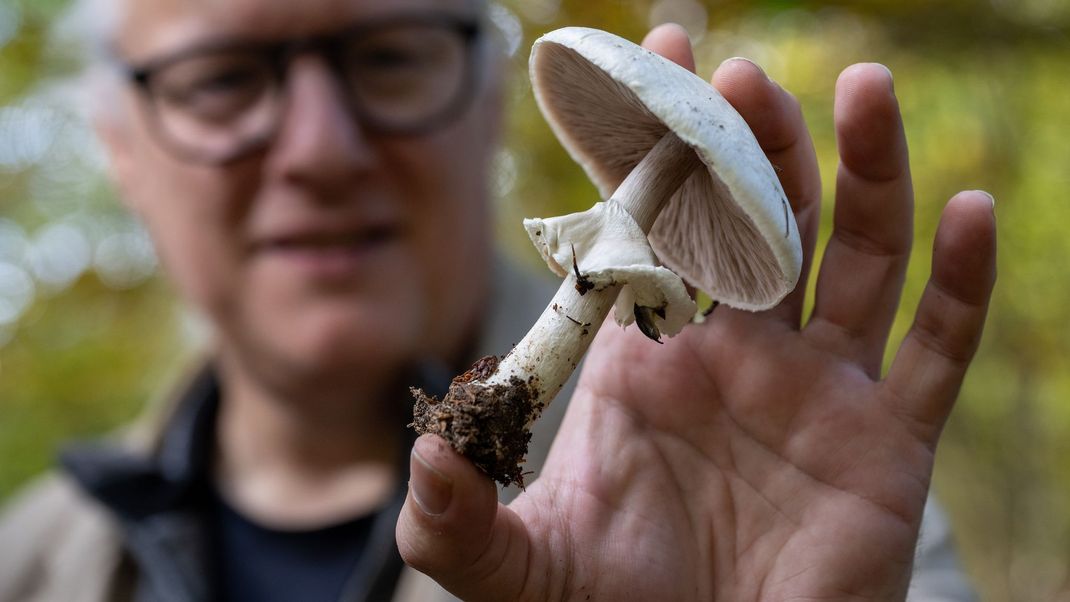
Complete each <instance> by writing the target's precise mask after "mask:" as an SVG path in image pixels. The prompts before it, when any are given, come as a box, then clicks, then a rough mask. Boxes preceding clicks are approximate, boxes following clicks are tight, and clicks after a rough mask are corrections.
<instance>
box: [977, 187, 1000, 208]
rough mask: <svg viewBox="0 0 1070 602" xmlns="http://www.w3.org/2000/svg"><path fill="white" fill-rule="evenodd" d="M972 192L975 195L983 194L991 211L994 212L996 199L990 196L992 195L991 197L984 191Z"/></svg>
mask: <svg viewBox="0 0 1070 602" xmlns="http://www.w3.org/2000/svg"><path fill="white" fill-rule="evenodd" d="M974 192H977V193H980V194H983V195H985V196H986V197H988V202H989V203H992V211H995V210H996V197H994V196H992V195H991V194H989V193H988V192H985V191H984V190H974Z"/></svg>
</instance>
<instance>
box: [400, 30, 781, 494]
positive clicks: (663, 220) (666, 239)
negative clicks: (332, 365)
mask: <svg viewBox="0 0 1070 602" xmlns="http://www.w3.org/2000/svg"><path fill="white" fill-rule="evenodd" d="M530 73H531V78H532V83H533V88H534V90H535V97H536V100H537V102H538V105H539V108H540V109H541V110H542V112H543V115H544V116H545V117H546V119H547V121H548V122H549V124H550V127H551V128H552V129H553V131H554V133H555V134H556V135H557V137H558V139H559V140H560V141H561V143H562V144H563V145H564V147H565V149H566V150H567V151H568V152H569V154H570V155H571V156H572V157H573V159H575V160H576V161H577V162H578V163H579V164H580V165H581V166H582V167H583V168H584V170H585V171H586V172H587V174H588V176H589V177H590V179H591V180H592V181H593V182H594V183H595V185H596V186H597V188H598V190H599V192H600V194H601V195H602V196H603V198H606V199H607V200H606V201H604V202H599V203H596V204H595V205H594V206H593V207H592V208H591V209H589V210H587V211H584V212H581V213H575V214H571V215H566V216H560V217H554V218H549V219H531V220H525V222H524V226H525V228H526V229H527V231H528V235H529V237H530V238H531V239H532V242H533V243H534V244H535V246H536V248H537V249H538V250H539V252H540V254H541V255H542V257H543V259H544V260H545V261H546V263H547V265H548V266H549V267H550V269H551V270H552V271H554V272H555V273H556V274H557V275H558V276H561V277H562V278H563V279H564V281H563V282H562V284H561V287H560V288H559V289H558V292H557V294H556V295H554V298H553V299H552V300H551V301H550V304H549V305H548V306H547V308H546V310H545V311H544V312H543V314H542V315H541V316H540V318H539V319H538V321H537V322H536V323H535V325H534V326H533V327H532V328H531V330H530V331H529V332H528V334H527V335H526V336H525V337H524V339H523V340H521V341H520V343H518V344H517V345H516V347H514V348H513V350H512V351H510V352H509V353H508V354H507V355H506V356H505V357H504V358H502V359H501V360H500V361H499V360H498V359H497V358H484V359H482V360H480V361H479V362H477V364H476V365H475V366H474V367H473V368H472V369H471V370H469V371H468V372H465V373H464V374H462V375H461V376H458V377H457V378H455V379H454V380H453V383H452V384H451V385H450V389H449V391H448V393H447V394H446V396H445V397H444V398H443V399H442V400H437V399H434V398H433V397H430V396H427V395H426V394H424V393H423V392H422V391H419V390H414V391H413V392H414V394H415V395H416V398H417V404H416V410H415V416H416V418H415V420H414V423H413V426H415V427H416V429H417V430H418V431H419V432H421V433H436V434H439V435H442V436H443V437H445V438H446V439H447V440H448V441H449V442H450V443H451V445H452V446H453V447H454V448H455V449H456V450H457V451H458V452H460V453H462V454H464V455H465V456H467V457H469V458H470V459H471V460H473V462H474V463H475V464H476V465H477V466H479V467H480V468H481V469H482V470H483V471H484V472H486V473H487V474H488V475H490V476H491V477H493V478H494V479H496V480H498V481H499V482H501V483H502V484H509V483H516V484H518V485H522V484H523V475H522V472H521V468H520V464H521V462H522V461H523V458H524V455H525V454H526V452H527V443H528V441H529V440H530V432H529V428H530V425H531V423H532V422H534V420H535V419H536V418H537V417H538V416H539V414H540V413H541V411H542V409H543V408H544V407H545V406H546V404H548V403H549V402H550V401H551V400H552V399H553V398H554V396H556V395H557V393H558V391H560V389H561V387H562V386H563V384H564V383H565V381H566V380H567V379H568V377H569V376H570V375H571V374H572V372H573V371H574V370H575V368H576V366H577V365H578V363H579V361H580V359H581V358H582V356H583V354H584V352H585V351H586V350H587V347H588V345H589V344H590V342H591V340H592V339H593V338H594V335H595V333H596V332H597V331H598V328H599V327H600V325H601V324H602V322H603V321H604V319H605V317H606V315H607V314H608V313H609V311H610V309H611V308H613V307H614V305H615V306H616V310H615V312H614V315H615V318H616V320H617V322H618V323H619V324H621V325H627V324H629V323H631V322H633V321H634V322H636V323H637V326H638V327H639V328H640V330H641V331H642V332H643V333H644V334H646V335H647V336H648V337H650V338H652V339H654V340H655V341H658V342H660V336H661V335H662V334H664V335H667V336H672V335H675V334H677V333H678V332H679V331H680V330H681V329H682V328H683V327H684V326H685V325H686V324H687V323H688V322H690V321H691V320H692V318H693V317H694V315H695V304H694V302H693V301H692V300H691V298H690V296H689V295H688V293H687V289H686V287H685V285H684V282H683V281H684V280H686V281H687V282H688V283H690V284H691V285H693V286H694V287H696V288H697V289H700V290H702V291H703V292H705V293H707V294H708V295H709V296H710V298H711V299H713V300H714V301H715V302H718V303H722V304H725V305H728V306H731V307H735V308H739V309H745V310H752V311H756V310H761V309H766V308H769V307H772V306H774V305H776V303H778V302H779V301H780V300H781V299H782V298H783V297H784V296H785V295H787V294H788V292H790V291H791V290H792V289H793V288H794V287H795V284H796V281H797V280H798V277H799V272H800V269H801V265H802V247H801V244H800V242H799V233H798V228H797V226H796V224H795V220H794V218H793V216H792V213H791V210H790V208H789V206H788V201H787V197H786V195H785V194H784V190H783V188H782V187H781V185H780V181H779V180H778V178H777V176H776V173H775V172H774V170H773V167H772V166H771V165H770V163H769V161H768V160H767V159H766V157H765V154H764V153H763V152H762V150H761V147H760V146H759V145H758V143H757V141H756V140H755V138H754V135H753V134H752V133H751V131H750V129H749V128H748V126H747V124H746V123H745V122H744V121H743V119H742V118H741V117H740V116H739V114H738V113H736V111H735V110H734V109H733V108H732V107H731V106H730V105H729V104H728V102H727V101H725V100H724V99H723V98H722V97H721V96H720V95H719V94H718V93H717V92H716V91H715V90H714V89H713V88H712V87H711V86H710V85H709V84H707V83H706V82H705V81H703V80H702V79H701V78H699V77H698V76H696V75H695V74H693V73H691V72H690V71H688V70H686V69H684V68H682V67H680V66H678V65H676V64H675V63H672V62H671V61H669V60H667V59H665V58H663V57H661V56H659V55H657V54H655V53H653V52H650V51H649V50H646V49H644V48H642V47H640V46H637V45H635V44H633V43H631V42H629V41H627V40H624V39H622V38H620V37H617V36H615V35H612V34H609V33H606V32H603V31H598V30H594V29H587V28H580V27H566V28H564V29H559V30H556V31H553V32H551V33H549V34H546V35H544V36H543V37H541V38H540V39H539V40H537V41H536V42H535V45H534V47H533V48H532V53H531V61H530ZM648 233H649V237H648ZM662 264H664V265H662Z"/></svg>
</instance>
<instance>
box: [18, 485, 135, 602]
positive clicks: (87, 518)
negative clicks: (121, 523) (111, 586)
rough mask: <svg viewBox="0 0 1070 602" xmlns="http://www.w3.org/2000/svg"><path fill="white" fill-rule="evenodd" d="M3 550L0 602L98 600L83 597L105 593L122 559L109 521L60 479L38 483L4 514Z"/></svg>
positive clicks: (116, 531) (30, 487) (78, 490)
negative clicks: (57, 598) (60, 598)
mask: <svg viewBox="0 0 1070 602" xmlns="http://www.w3.org/2000/svg"><path fill="white" fill-rule="evenodd" d="M0 547H2V548H3V550H4V562H2V563H0V602H6V601H8V600H35V599H48V598H50V597H53V595H57V594H61V593H62V592H63V591H67V592H68V593H73V592H79V594H78V595H77V598H78V599H94V598H92V597H86V596H84V595H83V594H87V593H90V592H92V591H94V590H95V591H98V592H103V591H105V589H106V588H107V587H108V581H109V580H110V576H111V574H112V572H113V571H114V570H115V569H116V568H117V567H118V565H119V562H120V556H121V552H120V551H121V544H120V538H119V530H118V527H117V525H116V524H115V523H114V520H113V519H112V518H111V516H110V515H109V514H108V513H107V512H106V511H105V510H104V509H102V508H100V507H99V506H97V505H96V504H95V503H93V502H92V501H91V500H90V499H89V498H87V497H86V496H85V495H84V494H83V493H82V492H81V490H80V489H79V488H78V487H77V485H76V484H75V483H74V482H73V481H72V480H71V479H70V478H68V477H66V476H64V475H62V474H58V473H51V474H48V475H45V476H43V477H40V478H38V479H37V480H36V481H34V482H33V483H31V484H30V485H29V486H27V487H26V488H25V489H23V490H22V491H21V492H19V493H17V494H16V495H15V497H14V498H13V499H11V501H10V502H9V503H8V504H7V505H6V507H5V508H4V509H3V510H2V511H0ZM68 586H69V587H71V588H73V589H69V590H64V589H63V588H65V587H68ZM46 591H47V592H51V593H48V594H46V593H45V592H46ZM66 599H75V598H74V597H70V598H66Z"/></svg>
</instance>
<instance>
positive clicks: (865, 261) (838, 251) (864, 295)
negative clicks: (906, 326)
mask: <svg viewBox="0 0 1070 602" xmlns="http://www.w3.org/2000/svg"><path fill="white" fill-rule="evenodd" d="M835 121H836V139H837V143H838V145H839V151H840V169H839V173H838V174H837V178H836V209H835V213H834V217H833V231H832V237H831V239H830V240H829V243H828V247H827V248H826V249H825V256H824V259H823V261H822V263H821V272H820V274H818V280H817V290H816V296H815V299H814V314H813V319H812V320H811V321H810V323H809V324H808V326H807V334H808V336H810V337H813V339H814V340H817V341H818V342H819V343H820V344H821V345H822V346H823V347H825V348H828V349H830V350H832V351H834V352H836V353H839V354H841V355H844V356H845V357H848V358H851V359H853V360H855V361H858V362H859V363H860V364H861V365H862V367H863V368H864V369H865V370H866V372H867V373H869V374H870V376H872V377H873V378H876V377H877V376H879V374H880V366H881V360H882V357H883V355H884V347H885V345H886V343H887V340H888V332H889V330H890V328H891V325H892V320H893V319H894V318H895V312H896V309H897V307H898V305H899V296H900V293H901V292H902V289H903V279H904V277H905V275H906V268H907V261H908V260H909V258H910V246H911V241H912V240H913V225H912V220H913V212H914V191H913V187H912V186H911V182H910V167H909V160H908V156H907V143H906V136H905V134H904V133H903V121H902V119H901V118H900V115H899V103H898V101H896V98H895V93H894V91H893V90H892V77H891V73H890V72H889V71H888V70H887V69H886V68H885V67H883V66H881V65H877V64H872V63H871V64H861V65H854V66H851V67H848V68H847V69H845V70H844V72H843V73H842V74H841V75H840V78H839V81H837V82H836V106H835Z"/></svg>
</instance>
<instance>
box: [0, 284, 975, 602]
mask: <svg viewBox="0 0 1070 602" xmlns="http://www.w3.org/2000/svg"><path fill="white" fill-rule="evenodd" d="M495 283H496V285H497V286H496V296H495V302H494V309H493V311H492V312H491V315H490V317H489V321H488V323H487V325H486V326H487V328H486V332H487V336H486V337H485V339H484V341H482V344H481V345H480V350H479V351H480V352H481V355H485V354H492V353H501V352H502V350H503V349H509V348H510V347H511V346H512V345H513V344H515V343H516V342H517V341H518V340H519V339H520V337H521V336H523V334H524V329H526V328H527V326H528V325H529V324H531V323H533V321H534V319H535V318H536V317H537V316H538V315H539V314H540V313H541V311H542V309H543V305H544V303H545V302H546V299H549V297H550V292H551V291H552V288H550V287H549V286H547V284H548V283H546V282H542V281H536V280H534V279H532V278H529V277H524V276H522V275H520V274H519V273H518V272H517V271H516V270H513V269H508V268H505V267H499V268H498V269H496V280H495ZM572 387H573V382H572V381H570V383H569V384H568V385H567V386H566V388H565V390H564V391H563V392H562V394H561V396H560V400H559V401H558V402H557V403H555V404H552V405H551V406H550V407H549V409H548V410H547V414H545V415H544V418H543V419H541V420H540V421H539V423H538V425H537V426H536V431H535V433H534V434H533V440H532V447H531V454H530V456H529V464H528V467H529V469H530V470H535V471H536V472H537V471H538V469H539V468H540V467H541V465H542V463H543V461H544V459H545V457H546V454H547V452H548V450H549V446H550V442H551V441H552V439H553V434H554V432H555V431H556V429H557V426H558V425H559V423H560V421H561V418H562V416H563V414H564V409H565V405H566V404H565V403H564V401H565V400H567V399H569V397H571V391H572ZM151 415H152V417H150V418H149V419H147V420H144V421H142V422H141V423H139V425H138V427H137V428H134V429H131V430H130V431H129V432H128V433H127V435H126V436H125V437H124V440H125V441H126V445H128V446H129V448H130V449H134V450H140V451H141V452H142V453H146V452H148V451H150V450H152V449H155V448H156V446H158V445H159V441H160V439H161V437H162V434H163V432H164V427H165V425H166V423H167V420H166V418H161V417H163V416H166V415H167V413H166V412H159V411H157V412H153V413H151ZM514 495H515V492H514V491H505V492H503V497H504V498H506V499H509V498H511V497H513V496H514ZM922 531H923V533H922V538H921V542H920V545H919V548H918V556H917V559H916V562H915V567H916V568H915V578H914V581H913V585H912V591H911V597H910V599H911V600H915V601H937V600H947V601H967V600H972V599H973V596H972V593H971V590H970V588H969V587H968V585H967V584H966V582H965V580H964V578H963V576H962V574H961V572H960V571H959V569H958V566H957V563H956V560H955V556H954V552H953V550H952V548H951V545H950V534H949V532H948V528H947V523H946V521H945V519H944V518H943V516H942V514H940V513H939V510H938V509H935V508H934V509H932V511H929V512H927V513H926V518H925V521H924V522H923V526H922ZM126 545H127V544H126V543H125V542H124V541H123V536H122V530H121V528H120V525H119V522H118V520H117V519H116V517H114V516H113V515H112V513H111V512H109V510H107V509H106V508H104V507H103V506H102V505H100V504H99V503H98V502H97V501H96V500H94V499H93V498H91V497H90V496H88V495H87V494H85V493H84V492H83V491H82V490H81V489H80V488H79V486H78V485H76V484H75V482H74V480H73V479H71V478H70V477H68V476H66V475H65V474H58V473H57V474H50V475H46V476H44V477H42V478H40V479H39V480H38V481H36V482H34V483H32V484H31V485H30V486H28V487H27V488H26V489H25V490H23V491H22V492H21V493H20V494H19V495H17V496H16V497H15V498H14V499H13V500H11V501H10V503H9V505H8V507H7V508H6V510H5V512H4V513H3V516H2V518H0V602H16V601H17V602H37V601H42V602H43V601H48V602H53V601H55V602H104V601H108V600H133V599H134V598H135V595H136V591H137V583H138V570H137V567H136V565H135V563H134V562H133V560H132V559H131V556H130V555H129V554H128V553H126V552H125V546H126ZM393 600H395V601H397V602H410V601H411V602H417V601H420V602H426V601H432V602H433V601H443V602H444V601H447V600H455V598H453V597H452V596H451V595H450V594H449V593H447V592H445V591H444V590H442V589H441V588H439V587H438V585H437V584H435V583H434V582H433V581H431V580H430V579H429V578H427V577H426V576H424V575H422V574H420V573H418V572H416V571H414V570H412V569H408V568H405V569H404V570H403V571H402V574H401V576H400V578H399V581H398V586H397V589H396V590H395V593H394V597H393Z"/></svg>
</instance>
